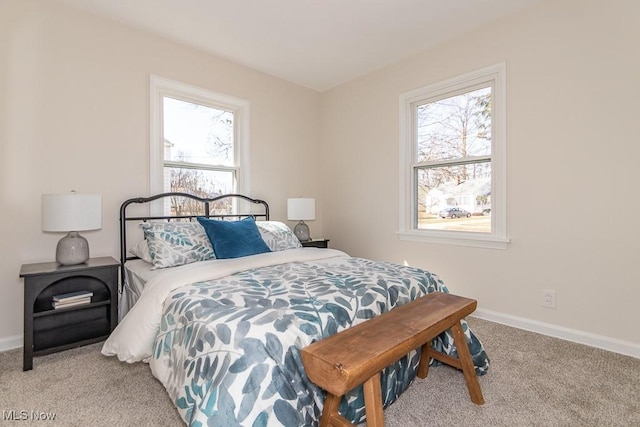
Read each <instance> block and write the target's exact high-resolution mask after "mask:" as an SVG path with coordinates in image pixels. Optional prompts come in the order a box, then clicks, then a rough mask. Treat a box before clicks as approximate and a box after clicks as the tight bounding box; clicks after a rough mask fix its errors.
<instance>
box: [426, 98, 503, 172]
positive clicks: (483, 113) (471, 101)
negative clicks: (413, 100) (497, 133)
mask: <svg viewBox="0 0 640 427" xmlns="http://www.w3.org/2000/svg"><path fill="white" fill-rule="evenodd" d="M416 125H417V126H416V144H417V145H416V154H415V158H416V161H417V162H426V161H441V160H454V159H460V158H465V157H467V156H481V155H490V154H491V87H485V88H482V89H478V90H474V91H471V92H467V93H464V94H462V95H456V96H452V97H449V98H444V99H441V100H438V101H434V102H429V103H425V104H420V105H417V106H416Z"/></svg>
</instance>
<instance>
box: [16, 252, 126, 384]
mask: <svg viewBox="0 0 640 427" xmlns="http://www.w3.org/2000/svg"><path fill="white" fill-rule="evenodd" d="M119 266H120V263H119V262H118V261H116V260H115V259H113V258H111V257H102V258H91V259H89V260H88V261H87V262H86V263H83V264H79V265H68V266H61V265H59V264H58V263H57V262H42V263H36V264H23V265H22V267H21V269H20V277H22V278H24V357H23V367H22V369H23V370H24V371H28V370H30V369H33V357H34V356H40V355H44V354H49V353H54V352H58V351H63V350H67V349H70V348H73V347H79V346H82V345H86V344H91V343H95V342H99V341H102V340H104V339H106V338H107V337H108V336H109V334H110V333H111V332H112V331H113V330H114V329H115V327H116V325H117V323H118V267H119ZM77 291H90V292H92V293H93V295H92V296H91V302H89V303H86V304H83V305H78V306H71V307H65V308H58V309H56V308H54V305H53V297H54V296H55V295H60V294H66V293H70V292H77Z"/></svg>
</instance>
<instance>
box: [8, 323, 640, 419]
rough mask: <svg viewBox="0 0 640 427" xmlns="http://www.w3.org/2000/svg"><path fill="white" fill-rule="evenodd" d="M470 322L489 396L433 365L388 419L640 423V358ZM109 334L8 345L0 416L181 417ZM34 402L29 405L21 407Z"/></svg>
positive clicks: (390, 410) (452, 372)
mask: <svg viewBox="0 0 640 427" xmlns="http://www.w3.org/2000/svg"><path fill="white" fill-rule="evenodd" d="M469 324H470V325H471V327H472V328H473V329H474V331H475V332H476V333H477V334H478V336H479V337H480V339H481V340H482V341H483V343H484V345H485V348H486V349H487V353H488V354H489V357H490V358H491V368H490V370H489V373H488V374H487V375H485V376H483V377H481V378H480V385H481V387H482V391H483V394H484V398H485V401H486V403H485V404H484V405H482V406H476V405H474V404H473V403H471V401H470V400H469V396H468V394H467V390H466V387H465V384H464V379H463V377H462V374H461V373H459V372H457V371H456V370H454V369H451V368H448V367H444V366H443V367H438V368H433V369H431V370H430V372H429V377H428V378H427V379H426V380H419V379H418V380H416V382H415V383H414V384H413V385H412V386H411V387H410V388H409V390H408V391H407V392H406V393H405V394H404V395H403V396H401V397H400V399H399V400H398V401H397V402H396V403H394V404H393V405H392V406H391V407H389V408H387V410H386V411H385V418H386V425H387V426H389V427H408V426H427V425H429V426H640V359H635V358H632V357H625V356H621V355H618V354H614V353H609V352H606V351H603V350H598V349H594V348H591V347H586V346H582V345H579V344H573V343H569V342H566V341H561V340H557V339H554V338H549V337H545V336H542V335H538V334H534V333H530V332H525V331H521V330H518V329H513V328H509V327H507V326H503V325H499V324H496V323H491V322H487V321H483V320H479V319H475V318H470V319H469ZM100 348H101V345H100V344H94V345H91V346H87V347H82V348H78V349H74V350H69V351H66V352H63V353H56V354H52V355H48V356H42V357H38V358H36V359H34V370H33V371H28V372H22V352H21V350H12V351H8V352H4V353H0V410H2V411H3V413H2V416H3V417H4V420H3V419H2V418H0V425H5V424H18V423H16V422H10V421H7V420H6V417H7V416H10V415H11V411H15V412H13V414H14V416H15V417H17V418H19V417H22V416H26V417H27V418H32V417H33V414H38V415H40V414H41V413H43V412H45V413H46V412H52V413H54V414H55V421H54V422H53V423H51V422H42V421H34V422H20V423H19V425H43V424H55V425H64V426H151V425H153V426H179V425H181V424H182V422H181V420H180V417H179V416H178V414H177V412H176V410H175V409H174V407H173V404H172V402H171V401H170V400H169V398H168V396H167V394H166V392H165V391H164V388H163V387H162V385H161V384H160V383H159V382H158V381H157V380H155V379H154V378H153V376H152V375H151V372H150V370H149V367H148V366H147V365H145V364H142V363H138V364H135V365H128V364H124V363H119V362H118V361H117V360H115V359H114V358H107V357H103V356H102V355H101V354H100ZM21 411H25V412H21Z"/></svg>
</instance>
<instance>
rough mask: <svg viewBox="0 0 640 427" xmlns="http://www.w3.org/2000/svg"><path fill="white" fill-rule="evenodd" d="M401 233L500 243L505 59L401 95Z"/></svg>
mask: <svg viewBox="0 0 640 427" xmlns="http://www.w3.org/2000/svg"><path fill="white" fill-rule="evenodd" d="M400 171H401V174H402V176H401V179H400V186H401V188H400V194H401V207H400V230H399V235H400V238H401V239H406V240H419V241H431V242H440V243H452V244H460V245H469V246H480V247H491V248H506V244H507V242H508V239H507V233H506V194H505V193H506V183H505V65H504V64H499V65H496V66H492V67H488V68H485V69H482V70H479V71H476V72H473V73H469V74H466V75H464V76H459V77H456V78H453V79H450V80H447V81H445V82H441V83H437V84H434V85H431V86H428V87H424V88H421V89H418V90H415V91H412V92H409V93H406V94H403V95H401V97H400Z"/></svg>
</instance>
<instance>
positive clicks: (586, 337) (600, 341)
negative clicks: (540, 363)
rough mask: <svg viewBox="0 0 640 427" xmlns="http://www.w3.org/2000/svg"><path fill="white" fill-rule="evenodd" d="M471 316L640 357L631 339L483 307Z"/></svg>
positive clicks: (636, 345)
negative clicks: (567, 326) (612, 336)
mask: <svg viewBox="0 0 640 427" xmlns="http://www.w3.org/2000/svg"><path fill="white" fill-rule="evenodd" d="M471 316H472V317H477V318H478V319H484V320H489V321H491V322H496V323H501V324H503V325H507V326H512V327H514V328H518V329H524V330H525V331H531V332H536V333H539V334H542V335H548V336H550V337H554V338H560V339H563V340H566V341H571V342H575V343H578V344H584V345H588V346H591V347H596V348H601V349H603V350H607V351H612V352H614V353H620V354H624V355H626V356H631V357H636V358H639V359H640V344H638V343H634V342H631V341H623V340H619V339H617V338H611V337H606V336H604V335H596V334H591V333H588V332H583V331H579V330H577V329H570V328H565V327H562V326H557V325H552V324H550V323H544V322H539V321H537V320H531V319H526V318H524V317H518V316H512V315H510V314H503V313H498V312H496V311H491V310H485V309H481V308H480V309H477V310H476V311H475V312H474V313H473V314H472V315H471Z"/></svg>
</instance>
